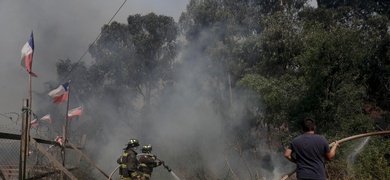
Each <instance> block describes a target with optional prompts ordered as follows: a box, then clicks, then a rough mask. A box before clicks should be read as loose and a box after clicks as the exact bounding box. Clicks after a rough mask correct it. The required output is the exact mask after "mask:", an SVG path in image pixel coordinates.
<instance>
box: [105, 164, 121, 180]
mask: <svg viewBox="0 0 390 180" xmlns="http://www.w3.org/2000/svg"><path fill="white" fill-rule="evenodd" d="M119 167H121V165H119V166H118V167H116V168H115V169H114V170H113V171H112V173H111V174H110V176H109V177H108V180H111V177H112V175H113V174H114V173H115V171H116V170H118V169H119Z"/></svg>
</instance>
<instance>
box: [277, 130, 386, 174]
mask: <svg viewBox="0 0 390 180" xmlns="http://www.w3.org/2000/svg"><path fill="white" fill-rule="evenodd" d="M385 134H390V131H378V132H370V133H365V134H358V135H354V136H350V137H347V138H344V139H341V140H338V141H337V142H338V143H340V144H341V143H343V142H346V141H350V140H353V139H357V138H362V137H367V136H376V135H385ZM335 143H336V142H332V143H330V144H329V147H332V146H333V145H334V144H335ZM296 171H297V169H294V170H293V171H291V172H289V173H288V174H286V175H284V176H283V177H282V178H281V179H280V180H286V179H288V178H289V177H290V176H292V175H293V174H294V173H295V172H296Z"/></svg>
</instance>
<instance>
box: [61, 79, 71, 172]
mask: <svg viewBox="0 0 390 180" xmlns="http://www.w3.org/2000/svg"><path fill="white" fill-rule="evenodd" d="M69 97H70V80H69V81H68V101H67V103H66V120H65V127H64V143H63V158H62V165H63V166H64V167H65V149H66V148H65V147H66V142H67V141H68V137H67V134H68V121H69V116H68V111H69V101H70V98H69Z"/></svg>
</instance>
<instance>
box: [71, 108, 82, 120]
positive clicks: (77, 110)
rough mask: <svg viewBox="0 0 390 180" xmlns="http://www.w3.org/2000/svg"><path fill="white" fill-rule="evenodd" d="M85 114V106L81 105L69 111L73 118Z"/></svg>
mask: <svg viewBox="0 0 390 180" xmlns="http://www.w3.org/2000/svg"><path fill="white" fill-rule="evenodd" d="M81 115H83V106H79V107H77V108H74V109H71V110H69V111H68V118H69V119H72V118H73V117H75V116H81Z"/></svg>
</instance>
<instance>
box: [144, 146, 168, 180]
mask: <svg viewBox="0 0 390 180" xmlns="http://www.w3.org/2000/svg"><path fill="white" fill-rule="evenodd" d="M141 151H142V153H141V154H139V155H138V156H137V157H138V162H139V163H140V165H139V170H140V171H141V172H142V173H143V178H144V179H145V180H149V179H150V178H151V176H152V172H153V168H155V167H157V166H160V165H162V164H164V161H161V160H160V159H158V158H157V157H156V156H155V155H153V154H152V145H150V144H149V145H145V146H143V147H142V149H141Z"/></svg>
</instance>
